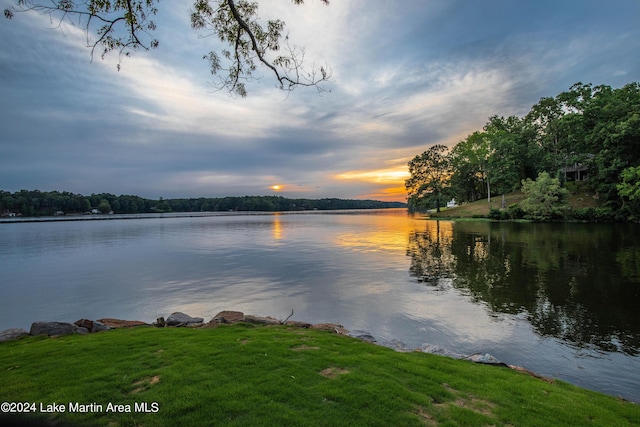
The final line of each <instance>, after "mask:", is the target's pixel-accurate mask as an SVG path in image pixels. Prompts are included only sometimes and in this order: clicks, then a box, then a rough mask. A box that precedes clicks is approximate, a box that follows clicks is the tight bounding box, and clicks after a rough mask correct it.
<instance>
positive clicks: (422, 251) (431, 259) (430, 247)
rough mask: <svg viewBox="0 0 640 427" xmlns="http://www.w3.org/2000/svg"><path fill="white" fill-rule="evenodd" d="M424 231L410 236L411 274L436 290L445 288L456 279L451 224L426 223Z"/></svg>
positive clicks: (408, 250) (408, 251)
mask: <svg viewBox="0 0 640 427" xmlns="http://www.w3.org/2000/svg"><path fill="white" fill-rule="evenodd" d="M425 225H426V228H425V230H424V231H419V232H417V231H414V232H412V233H411V234H410V235H409V243H408V247H407V255H409V256H411V267H410V268H409V269H410V271H411V274H413V275H414V276H416V277H417V278H418V280H419V281H421V282H424V283H425V284H427V285H429V286H433V287H436V288H444V287H445V286H446V285H445V284H446V283H448V282H449V281H448V280H446V279H452V278H453V277H454V265H455V263H454V261H455V259H454V257H453V255H452V253H451V240H452V237H453V232H452V226H451V223H450V222H442V223H441V222H440V221H426V222H425Z"/></svg>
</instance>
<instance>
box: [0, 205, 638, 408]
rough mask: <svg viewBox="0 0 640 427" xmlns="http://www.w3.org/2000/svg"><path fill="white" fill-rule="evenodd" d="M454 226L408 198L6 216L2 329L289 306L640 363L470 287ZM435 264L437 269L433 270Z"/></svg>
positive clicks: (504, 350)
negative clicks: (389, 207) (209, 210)
mask: <svg viewBox="0 0 640 427" xmlns="http://www.w3.org/2000/svg"><path fill="white" fill-rule="evenodd" d="M454 227H458V224H455V225H454V223H451V222H446V221H441V222H435V221H424V220H421V219H415V218H411V217H408V216H407V215H406V213H404V212H396V213H391V212H386V213H385V214H377V215H375V214H371V213H363V214H359V215H349V214H333V215H329V214H322V213H314V214H298V215H291V214H279V215H242V216H232V215H229V216H216V217H204V218H169V219H140V220H132V221H99V222H94V221H91V222H90V223H84V222H76V223H71V222H69V223H37V224H16V225H3V226H2V230H1V231H2V233H1V234H0V267H1V268H0V271H1V273H0V274H1V275H2V284H0V301H1V303H0V304H1V308H2V310H0V329H5V328H9V327H24V328H27V329H28V327H29V325H30V323H31V322H32V321H35V320H58V321H74V320H77V319H79V318H81V317H86V318H92V319H96V318H100V317H119V318H125V319H139V320H144V321H148V322H151V321H154V320H155V319H156V318H157V317H160V316H165V317H166V316H167V315H168V314H170V313H171V312H173V311H183V312H186V313H188V314H191V315H193V316H199V317H203V318H205V321H208V320H209V319H210V318H211V317H212V316H213V315H215V314H216V313H217V312H218V311H221V310H240V311H243V312H245V313H250V314H257V315H265V316H266V315H270V316H273V317H276V318H281V319H283V318H285V317H287V316H288V315H289V313H290V312H291V309H294V310H295V315H294V317H293V319H297V320H305V321H309V322H337V323H342V324H343V325H345V326H346V327H347V328H349V329H352V330H356V329H364V330H368V331H370V332H371V333H372V334H373V335H374V336H376V337H377V338H378V339H380V340H386V341H392V340H394V339H398V340H400V341H402V342H403V343H405V344H406V345H408V346H409V347H420V345H421V344H423V343H426V342H428V343H430V344H434V345H439V346H442V347H445V348H447V349H449V350H450V351H453V352H458V353H463V354H472V353H476V352H479V353H485V352H489V353H491V354H493V355H494V356H496V357H498V358H499V359H501V360H504V361H506V362H508V363H513V364H518V365H524V366H525V367H527V368H529V369H532V370H534V371H537V372H541V373H545V374H548V375H556V376H561V377H562V378H565V379H567V380H569V381H572V382H575V383H578V384H580V381H585V380H583V379H582V377H583V376H584V372H585V371H586V370H589V371H590V372H598V371H600V372H603V373H606V375H611V374H612V372H611V370H612V368H611V366H608V365H607V363H609V364H610V363H611V362H613V361H615V363H616V364H617V366H620V367H625V366H626V367H627V368H629V369H633V368H634V366H635V370H636V371H640V370H639V369H637V367H638V365H637V363H638V362H637V360H638V359H637V358H629V357H623V356H620V355H617V354H602V353H598V352H589V351H586V350H585V349H580V348H579V349H576V348H572V347H570V346H566V345H565V344H563V343H562V342H559V341H558V340H556V339H554V338H548V337H547V338H543V337H541V336H540V335H539V334H537V333H535V332H534V331H533V329H532V327H531V325H530V324H529V323H528V321H527V320H528V319H527V316H526V315H525V314H524V313H520V314H504V313H500V312H497V311H492V310H491V309H489V305H488V303H487V302H486V301H483V300H482V299H478V298H475V299H474V296H473V293H472V291H471V290H469V289H467V288H465V287H461V286H459V284H458V283H457V282H455V281H456V280H457V279H456V276H455V274H453V273H455V272H452V271H449V270H450V269H451V267H450V265H451V261H452V260H455V259H456V256H454V254H453V253H452V249H451V243H452V241H453V238H454V233H453V230H454ZM459 227H460V228H462V229H464V227H467V226H465V225H460V226H459ZM482 236H483V235H481V234H480V235H477V236H476V237H473V236H472V237H471V238H470V240H469V244H468V245H467V246H465V248H466V249H464V251H465V252H464V254H463V255H465V256H468V257H469V258H470V259H472V260H473V262H474V263H482V262H486V261H487V260H488V259H489V257H490V253H489V249H490V246H489V245H488V243H487V242H486V241H485V240H486V239H485V237H482ZM498 237H500V236H498ZM492 238H493V237H492ZM492 244H494V243H492ZM515 245H520V243H518V242H516V243H515ZM8 247H11V250H8V249H7V248H8ZM425 251H426V252H425ZM434 251H435V252H434ZM415 254H419V256H415ZM433 254H437V257H436V258H434V257H433V256H432V255H433ZM408 255H411V256H408ZM457 256H460V255H457ZM527 256H529V257H530V261H529V263H530V264H531V263H533V262H536V263H541V262H545V261H546V260H545V259H544V258H540V257H538V258H535V257H533V255H527ZM507 260H510V258H508V257H507ZM623 261H624V262H626V263H629V262H631V261H629V260H626V259H625V260H623ZM510 262H511V261H508V262H505V263H504V269H505V270H508V269H509V268H510V265H509V263H510ZM548 264H550V265H552V267H553V262H550V263H548ZM433 271H437V272H438V274H439V276H438V277H439V279H437V280H435V281H430V280H431V279H430V276H429V275H428V274H427V273H428V272H433ZM425 272H426V273H425ZM422 273H425V274H424V275H423V276H421V274H422ZM421 277H422V279H421V280H423V281H420V280H418V279H419V278H421ZM425 280H426V281H425ZM585 354H586V356H585ZM603 359H604V360H605V363H604V365H603V363H602V361H603ZM577 360H579V362H577ZM634 364H635V365H634ZM576 378H577V380H576ZM607 378H609V379H605V378H604V375H603V376H599V377H598V378H597V379H596V380H590V381H591V382H587V383H586V384H587V385H589V386H592V387H596V388H597V387H600V388H601V389H604V390H605V391H607V390H609V388H611V389H613V390H615V389H616V388H615V387H619V385H620V384H622V385H623V386H624V385H625V384H627V386H628V387H629V388H631V389H632V390H633V387H634V386H633V385H632V384H630V381H633V380H634V379H633V377H631V378H618V379H617V380H616V381H618V384H617V385H616V384H614V381H613V380H611V379H610V377H607ZM638 379H639V378H636V380H638ZM594 381H595V383H594ZM607 381H608V382H607ZM580 385H584V384H580ZM627 394H629V393H627ZM636 395H637V396H638V398H640V391H639V392H638V393H637V394H636Z"/></svg>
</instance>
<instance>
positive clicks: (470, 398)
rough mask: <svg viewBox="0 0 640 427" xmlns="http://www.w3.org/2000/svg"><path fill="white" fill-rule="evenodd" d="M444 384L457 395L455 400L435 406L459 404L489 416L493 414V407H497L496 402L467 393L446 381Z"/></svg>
mask: <svg viewBox="0 0 640 427" xmlns="http://www.w3.org/2000/svg"><path fill="white" fill-rule="evenodd" d="M442 386H443V387H444V388H445V390H447V391H448V392H450V393H451V394H453V395H454V396H455V400H453V401H449V402H438V403H435V404H434V406H436V407H440V408H442V407H446V406H457V407H458V408H465V409H468V410H470V411H473V412H476V413H478V414H482V415H485V416H488V417H491V416H493V409H495V407H496V405H495V404H494V403H492V402H489V401H487V400H483V399H478V398H477V397H476V396H474V395H472V394H466V393H463V392H461V391H458V390H456V389H454V388H453V387H451V386H450V385H449V384H446V383H445V384H442Z"/></svg>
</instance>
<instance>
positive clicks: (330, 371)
mask: <svg viewBox="0 0 640 427" xmlns="http://www.w3.org/2000/svg"><path fill="white" fill-rule="evenodd" d="M348 373H349V371H347V370H346V369H342V368H336V367H330V368H327V369H323V370H322V371H320V375H322V376H323V377H325V378H335V377H337V376H338V375H344V374H348Z"/></svg>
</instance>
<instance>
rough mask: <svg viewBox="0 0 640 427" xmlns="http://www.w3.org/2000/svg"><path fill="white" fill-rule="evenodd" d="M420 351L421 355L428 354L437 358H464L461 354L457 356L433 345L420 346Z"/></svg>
mask: <svg viewBox="0 0 640 427" xmlns="http://www.w3.org/2000/svg"><path fill="white" fill-rule="evenodd" d="M420 351H422V352H423V353H429V354H437V355H439V356H446V357H452V358H454V359H464V358H465V356H464V355H463V354H458V353H454V352H452V351H449V350H447V349H445V348H444V347H440V346H439V345H433V344H429V343H426V344H422V347H420Z"/></svg>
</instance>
